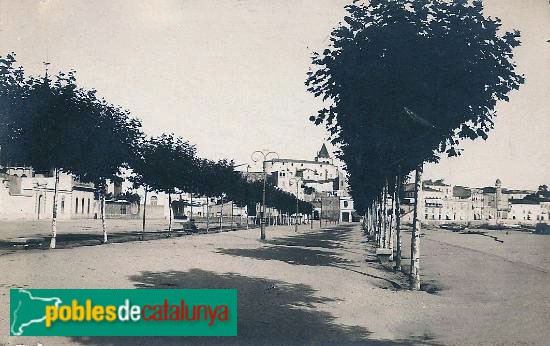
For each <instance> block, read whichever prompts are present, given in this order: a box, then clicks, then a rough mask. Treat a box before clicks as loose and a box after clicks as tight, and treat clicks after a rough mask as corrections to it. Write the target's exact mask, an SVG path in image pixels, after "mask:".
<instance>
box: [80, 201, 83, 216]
mask: <svg viewBox="0 0 550 346" xmlns="http://www.w3.org/2000/svg"><path fill="white" fill-rule="evenodd" d="M80 212H81V213H82V214H84V198H82V208H80Z"/></svg>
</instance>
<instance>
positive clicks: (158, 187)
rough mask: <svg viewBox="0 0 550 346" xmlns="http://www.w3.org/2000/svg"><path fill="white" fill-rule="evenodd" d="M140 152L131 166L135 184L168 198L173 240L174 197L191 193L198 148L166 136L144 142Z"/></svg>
mask: <svg viewBox="0 0 550 346" xmlns="http://www.w3.org/2000/svg"><path fill="white" fill-rule="evenodd" d="M136 152H137V154H136V155H135V157H134V160H132V163H131V167H132V170H133V171H134V173H135V174H136V176H135V177H134V181H135V182H138V183H140V184H141V185H143V186H144V187H145V191H151V190H152V191H161V192H164V193H166V194H168V209H169V223H168V233H169V235H170V236H171V234H172V194H174V193H176V192H177V191H178V189H179V190H187V191H189V188H190V185H189V181H190V177H192V176H193V174H194V173H193V172H194V170H195V169H196V167H195V166H194V164H195V155H196V150H195V147H194V146H192V145H191V144H189V142H187V141H185V140H184V139H182V138H179V137H175V136H174V135H173V134H162V135H161V136H158V137H152V138H150V139H148V140H146V141H142V142H141V144H140V146H139V149H137V150H136ZM144 220H145V209H144ZM143 227H145V221H144V225H143Z"/></svg>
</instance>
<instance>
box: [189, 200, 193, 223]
mask: <svg viewBox="0 0 550 346" xmlns="http://www.w3.org/2000/svg"><path fill="white" fill-rule="evenodd" d="M189 195H190V196H191V217H190V218H189V224H191V222H193V192H191V193H190V194H189Z"/></svg>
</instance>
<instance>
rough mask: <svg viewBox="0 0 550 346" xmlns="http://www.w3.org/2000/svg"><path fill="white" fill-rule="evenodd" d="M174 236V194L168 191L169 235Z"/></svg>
mask: <svg viewBox="0 0 550 346" xmlns="http://www.w3.org/2000/svg"><path fill="white" fill-rule="evenodd" d="M171 236H172V194H171V193H168V237H171Z"/></svg>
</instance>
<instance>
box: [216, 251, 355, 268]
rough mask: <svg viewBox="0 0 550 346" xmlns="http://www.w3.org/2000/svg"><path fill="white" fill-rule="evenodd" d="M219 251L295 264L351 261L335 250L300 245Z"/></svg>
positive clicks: (321, 264) (328, 264) (317, 264)
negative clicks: (305, 247)
mask: <svg viewBox="0 0 550 346" xmlns="http://www.w3.org/2000/svg"><path fill="white" fill-rule="evenodd" d="M217 252H218V253H221V254H225V255H230V256H241V257H249V258H254V259H258V260H264V261H265V260H276V261H283V262H286V263H289V264H295V265H308V266H330V265H333V264H344V263H350V261H348V260H346V259H344V258H341V257H339V256H337V255H336V253H335V252H331V251H323V250H311V249H302V248H299V247H285V246H264V247H261V248H256V249H218V250H217Z"/></svg>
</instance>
